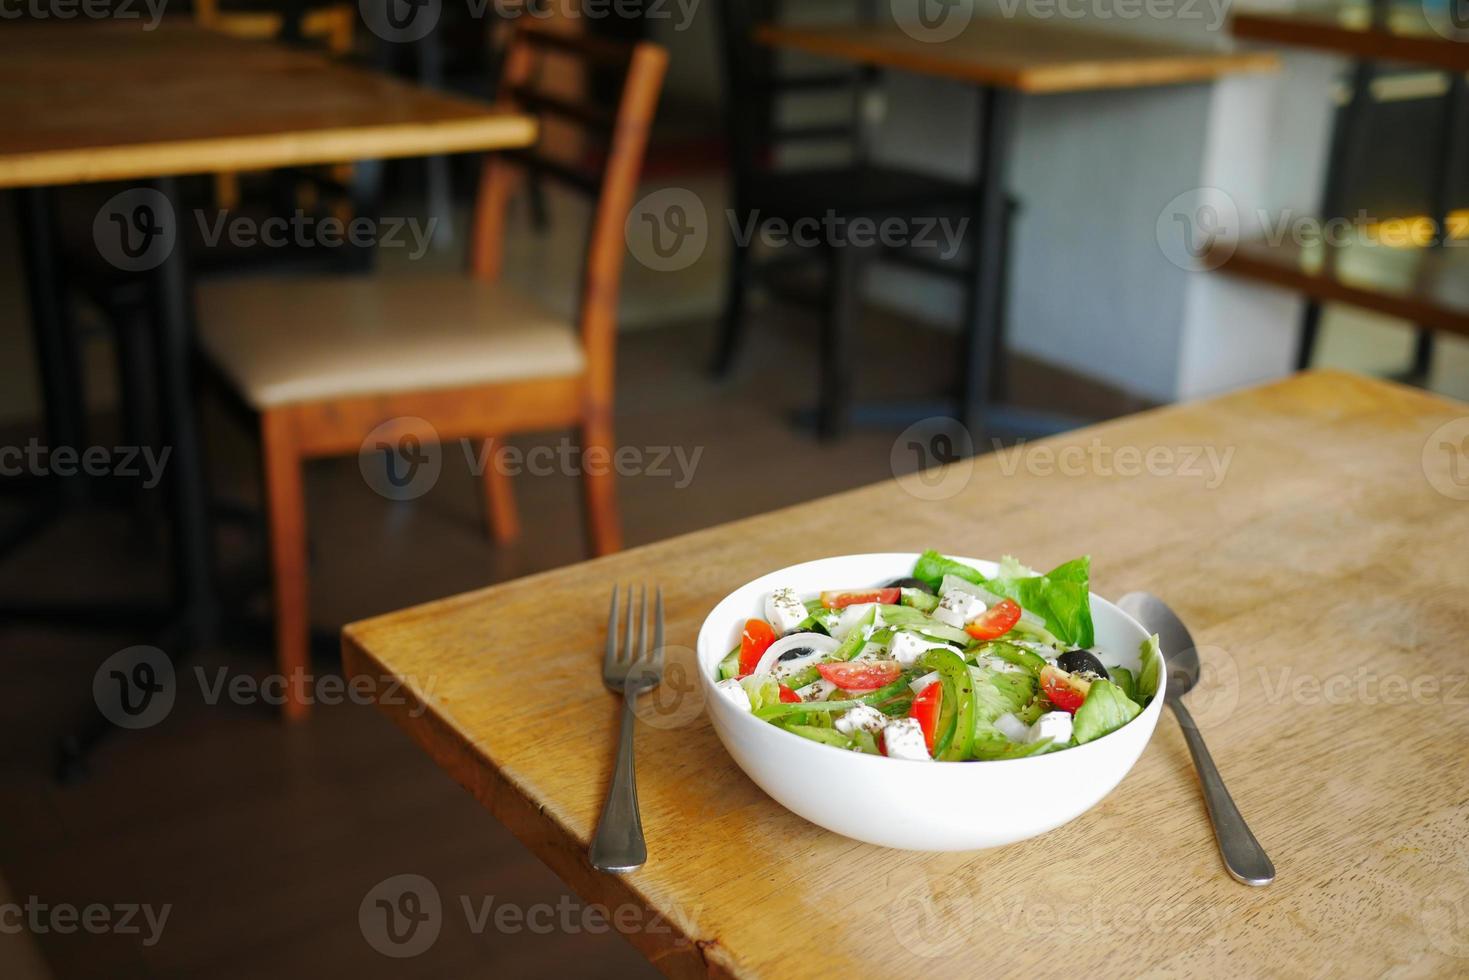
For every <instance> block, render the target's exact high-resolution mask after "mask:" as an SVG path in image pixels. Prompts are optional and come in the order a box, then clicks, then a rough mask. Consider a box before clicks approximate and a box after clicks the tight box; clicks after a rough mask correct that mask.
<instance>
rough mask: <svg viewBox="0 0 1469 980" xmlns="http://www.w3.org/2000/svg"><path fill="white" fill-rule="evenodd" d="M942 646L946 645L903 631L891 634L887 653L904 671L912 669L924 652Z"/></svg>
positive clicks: (945, 644)
mask: <svg viewBox="0 0 1469 980" xmlns="http://www.w3.org/2000/svg"><path fill="white" fill-rule="evenodd" d="M942 646H948V644H947V643H940V642H938V641H937V640H929V639H926V638H924V637H922V636H919V635H918V634H917V633H909V632H906V631H905V632H900V633H894V634H893V642H892V643H890V644H888V653H889V654H891V655H892V658H893V659H894V660H896V661H897V662H898V663H900V664H902V665H903V667H904V669H906V668H908V667H912V666H913V664H914V663H915V662H916V661H917V660H918V658H919V657H921V656H923V654H924V652H925V651H928V650H932V649H933V648H934V647H942Z"/></svg>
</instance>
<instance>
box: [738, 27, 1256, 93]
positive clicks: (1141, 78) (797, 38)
mask: <svg viewBox="0 0 1469 980" xmlns="http://www.w3.org/2000/svg"><path fill="white" fill-rule="evenodd" d="M755 40H756V42H757V43H759V44H762V45H764V46H766V47H771V48H787V49H792V50H798V51H804V52H806V53H807V54H814V55H820V56H822V57H827V58H835V59H838V60H841V61H847V62H858V63H862V64H871V65H875V66H879V67H883V68H890V69H894V70H897V71H906V72H910V73H913V74H918V75H926V76H929V77H932V78H947V79H950V80H953V81H957V82H963V83H967V84H971V85H998V86H1000V87H1002V88H1010V89H1014V90H1016V91H1018V92H1026V93H1029V94H1032V95H1046V94H1058V93H1063V92H1089V91H1094V90H1102V89H1114V88H1145V87H1155V86H1162V85H1186V84H1190V83H1193V82H1204V81H1212V80H1214V79H1216V78H1221V77H1223V76H1225V75H1233V74H1243V73H1256V74H1261V73H1272V72H1276V71H1279V69H1280V56H1279V55H1278V54H1277V53H1276V52H1274V51H1228V52H1220V51H1211V50H1209V49H1207V48H1202V49H1200V51H1199V54H1197V55H1193V54H1186V53H1181V52H1170V53H1169V55H1167V56H1163V57H1160V58H1158V59H1157V60H1156V61H1155V62H1153V63H1152V64H1149V65H1148V66H1146V67H1144V68H1141V69H1140V68H1138V67H1137V66H1136V65H1130V66H1127V67H1118V68H1115V69H1105V68H1104V69H1103V71H1102V72H1101V74H1100V77H1099V74H1098V71H1097V68H1096V65H1097V64H1099V63H1096V62H1093V63H1088V64H1087V65H1085V66H1075V65H1072V66H1062V67H1056V68H995V67H990V66H988V65H976V64H973V63H964V62H960V61H943V60H941V59H935V58H928V57H923V56H922V55H921V54H919V53H917V52H912V53H909V52H895V51H892V50H888V49H876V48H870V47H867V48H865V51H866V52H867V54H866V55H865V56H857V57H854V56H853V47H854V45H853V44H851V43H848V42H844V41H841V40H836V39H833V38H828V37H824V36H822V35H821V33H820V32H819V31H818V30H815V29H812V28H798V27H782V26H779V25H775V24H761V25H759V26H757V27H756V29H755ZM855 46H856V47H858V48H862V47H863V46H862V45H860V44H859V45H855ZM940 65H942V66H945V67H946V68H947V70H937V69H936V66H940Z"/></svg>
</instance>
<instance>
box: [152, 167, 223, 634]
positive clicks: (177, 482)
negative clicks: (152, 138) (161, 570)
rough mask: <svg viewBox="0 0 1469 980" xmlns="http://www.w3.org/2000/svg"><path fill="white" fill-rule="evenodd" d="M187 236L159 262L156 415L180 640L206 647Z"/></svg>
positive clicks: (211, 598)
mask: <svg viewBox="0 0 1469 980" xmlns="http://www.w3.org/2000/svg"><path fill="white" fill-rule="evenodd" d="M156 186H157V189H158V191H159V193H161V194H162V195H163V197H164V198H165V199H166V200H167V201H168V204H169V205H170V206H171V207H172V209H173V215H174V216H176V217H175V218H174V219H173V220H178V218H177V216H181V215H182V213H183V212H182V211H181V210H180V209H181V207H182V205H181V203H180V200H179V191H178V181H177V180H176V179H175V178H173V177H168V178H164V179H162V180H159V181H158V182H157V184H156ZM185 240H186V236H184V235H182V234H179V235H176V236H175V241H174V247H173V248H172V250H170V252H169V253H168V255H167V257H165V258H164V260H163V263H162V265H160V266H159V267H158V272H157V277H158V280H157V288H158V300H159V302H158V312H159V322H158V338H157V344H156V347H157V357H158V359H159V365H158V385H159V406H160V408H159V414H160V416H161V419H160V421H161V423H162V427H163V430H164V439H165V445H169V446H172V447H173V455H172V457H171V458H170V459H169V472H170V474H171V476H170V479H169V480H168V486H169V494H170V510H171V512H172V514H171V516H172V522H171V523H172V539H171V547H172V558H173V586H174V598H175V601H176V602H177V603H178V605H179V606H180V608H181V611H182V615H183V620H184V623H185V624H186V625H185V636H186V640H185V642H186V643H188V644H190V645H193V644H208V643H210V642H212V641H213V640H214V638H215V631H216V627H217V624H218V616H219V610H218V604H217V598H216V595H215V590H214V578H213V564H212V562H211V560H210V551H211V549H210V535H209V494H208V488H207V486H206V484H205V478H204V460H203V452H202V449H201V446H200V442H199V427H198V423H197V420H196V418H195V402H194V398H193V393H194V385H193V371H192V358H193V294H192V292H191V289H190V284H189V278H188V257H187V255H186V254H185V252H186V248H185Z"/></svg>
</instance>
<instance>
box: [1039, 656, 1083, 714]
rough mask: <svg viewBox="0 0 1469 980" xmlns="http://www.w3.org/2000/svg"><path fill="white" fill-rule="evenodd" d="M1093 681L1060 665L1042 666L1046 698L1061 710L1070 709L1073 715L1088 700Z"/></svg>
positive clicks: (1042, 684) (1042, 680)
mask: <svg viewBox="0 0 1469 980" xmlns="http://www.w3.org/2000/svg"><path fill="white" fill-rule="evenodd" d="M1091 687H1092V686H1091V683H1090V682H1089V681H1085V680H1083V679H1082V678H1080V677H1077V676H1076V675H1075V674H1068V673H1066V671H1064V670H1062V669H1061V668H1060V667H1052V666H1051V665H1050V664H1046V665H1045V666H1044V667H1042V668H1041V691H1042V692H1043V693H1044V694H1045V696H1046V700H1047V701H1049V702H1051V704H1053V705H1055V707H1056V708H1057V709H1059V710H1061V711H1069V712H1071V713H1072V714H1073V715H1074V714H1076V709H1077V708H1080V707H1081V703H1082V702H1083V701H1085V700H1086V695H1087V692H1088V691H1090V690H1091Z"/></svg>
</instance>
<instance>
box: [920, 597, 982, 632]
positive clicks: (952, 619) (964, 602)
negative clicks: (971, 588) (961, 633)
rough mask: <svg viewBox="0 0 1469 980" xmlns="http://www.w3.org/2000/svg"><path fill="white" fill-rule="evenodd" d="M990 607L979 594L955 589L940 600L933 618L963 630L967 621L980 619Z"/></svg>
mask: <svg viewBox="0 0 1469 980" xmlns="http://www.w3.org/2000/svg"><path fill="white" fill-rule="evenodd" d="M988 608H989V607H988V606H986V605H985V604H984V600H983V599H981V598H980V597H979V596H977V595H970V594H969V593H968V592H961V591H959V590H958V589H954V590H952V591H950V592H948V593H947V594H946V595H945V596H944V597H943V598H942V599H940V600H939V604H938V607H937V608H936V609H934V611H933V618H934V619H937V620H938V621H939V622H941V623H947V624H948V625H950V626H952V627H954V628H955V629H961V630H962V629H963V628H964V626H965V624H966V623H970V622H973V621H974V620H976V619H978V618H979V617H980V615H981V614H982V613H983V612H984V611H985V610H986V609H988Z"/></svg>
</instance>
